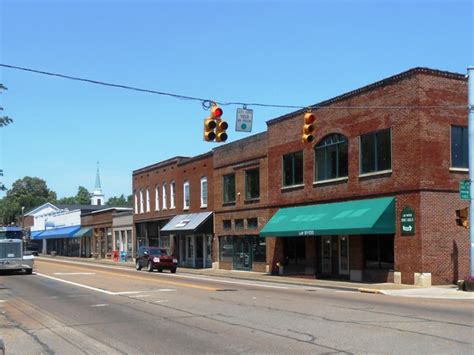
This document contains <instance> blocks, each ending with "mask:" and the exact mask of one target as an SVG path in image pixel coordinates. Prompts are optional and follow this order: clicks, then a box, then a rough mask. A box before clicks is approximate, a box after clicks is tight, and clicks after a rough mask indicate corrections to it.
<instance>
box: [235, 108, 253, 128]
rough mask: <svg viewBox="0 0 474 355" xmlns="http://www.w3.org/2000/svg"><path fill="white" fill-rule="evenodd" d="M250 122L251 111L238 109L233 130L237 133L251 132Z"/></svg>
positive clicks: (251, 119) (251, 118)
mask: <svg viewBox="0 0 474 355" xmlns="http://www.w3.org/2000/svg"><path fill="white" fill-rule="evenodd" d="M252 121H253V110H249V109H246V108H238V109H237V119H236V121H235V130H236V131H238V132H252Z"/></svg>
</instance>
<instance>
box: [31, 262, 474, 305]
mask: <svg viewBox="0 0 474 355" xmlns="http://www.w3.org/2000/svg"><path fill="white" fill-rule="evenodd" d="M36 258H38V259H40V260H42V259H43V260H51V261H53V260H55V261H62V262H67V261H72V262H76V263H88V264H100V265H109V266H115V267H124V268H135V264H134V263H133V262H132V261H127V262H117V261H113V260H110V259H92V258H79V257H61V256H54V257H52V256H49V255H46V256H39V257H36ZM178 273H180V274H183V275H186V274H188V275H202V276H207V277H222V278H224V277H225V278H232V279H239V280H246V281H260V282H270V283H278V284H287V285H298V286H307V287H320V288H327V289H335V290H345V291H355V292H364V293H374V294H383V295H389V296H400V297H419V298H443V299H465V300H466V299H471V300H474V292H464V291H458V290H457V287H456V286H454V285H447V286H433V287H428V288H421V287H416V286H413V285H396V284H393V283H356V282H349V281H334V280H317V279H314V278H312V277H304V276H301V277H295V276H273V275H269V274H267V273H259V272H251V271H233V270H232V271H231V270H221V269H190V268H182V267H181V268H178Z"/></svg>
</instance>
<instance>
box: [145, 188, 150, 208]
mask: <svg viewBox="0 0 474 355" xmlns="http://www.w3.org/2000/svg"><path fill="white" fill-rule="evenodd" d="M146 211H147V212H150V188H148V187H147V188H146Z"/></svg>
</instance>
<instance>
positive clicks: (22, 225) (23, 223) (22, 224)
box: [21, 206, 25, 233]
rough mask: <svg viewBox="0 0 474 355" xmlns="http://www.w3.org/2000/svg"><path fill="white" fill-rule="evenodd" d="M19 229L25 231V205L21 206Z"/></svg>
mask: <svg viewBox="0 0 474 355" xmlns="http://www.w3.org/2000/svg"><path fill="white" fill-rule="evenodd" d="M21 230H22V232H23V233H24V232H25V206H21Z"/></svg>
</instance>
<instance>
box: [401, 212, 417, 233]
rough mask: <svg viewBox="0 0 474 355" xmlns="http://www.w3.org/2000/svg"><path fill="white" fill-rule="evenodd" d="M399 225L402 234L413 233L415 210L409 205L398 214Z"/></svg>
mask: <svg viewBox="0 0 474 355" xmlns="http://www.w3.org/2000/svg"><path fill="white" fill-rule="evenodd" d="M400 226H401V229H402V235H414V234H415V211H413V209H412V208H411V207H409V206H406V207H405V208H404V209H403V210H402V213H401V215H400Z"/></svg>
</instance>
